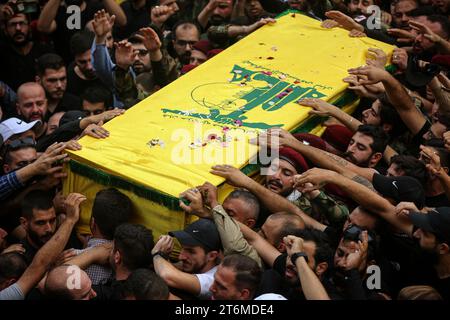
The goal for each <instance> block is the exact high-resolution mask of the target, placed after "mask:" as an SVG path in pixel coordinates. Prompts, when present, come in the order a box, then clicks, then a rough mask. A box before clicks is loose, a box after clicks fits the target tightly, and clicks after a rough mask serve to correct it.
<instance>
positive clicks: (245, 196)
mask: <svg viewBox="0 0 450 320" xmlns="http://www.w3.org/2000/svg"><path fill="white" fill-rule="evenodd" d="M227 199H241V200H242V201H244V202H245V203H246V204H248V205H249V206H250V207H251V208H252V218H254V219H255V220H257V219H258V216H259V210H260V204H259V200H258V198H257V197H256V196H255V195H254V194H253V193H251V192H250V191H247V190H244V189H234V190H233V191H232V192H231V193H230V194H229V195H228V197H227Z"/></svg>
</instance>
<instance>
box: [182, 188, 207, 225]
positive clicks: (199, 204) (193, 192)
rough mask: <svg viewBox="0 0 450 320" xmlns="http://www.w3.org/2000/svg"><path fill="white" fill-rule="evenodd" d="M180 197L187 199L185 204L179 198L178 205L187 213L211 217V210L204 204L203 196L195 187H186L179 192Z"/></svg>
mask: <svg viewBox="0 0 450 320" xmlns="http://www.w3.org/2000/svg"><path fill="white" fill-rule="evenodd" d="M180 198H184V199H186V200H188V201H189V202H190V203H189V204H185V203H184V202H183V201H181V200H180V207H181V209H183V210H184V211H185V212H187V213H189V214H195V215H196V216H198V217H200V218H211V212H210V211H209V210H208V209H207V208H206V207H205V206H204V203H203V197H202V194H201V193H200V191H199V190H198V189H197V188H193V189H188V190H186V191H184V192H183V193H181V194H180Z"/></svg>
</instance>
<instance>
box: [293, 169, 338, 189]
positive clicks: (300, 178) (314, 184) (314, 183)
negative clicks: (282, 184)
mask: <svg viewBox="0 0 450 320" xmlns="http://www.w3.org/2000/svg"><path fill="white" fill-rule="evenodd" d="M336 177H339V174H338V173H336V172H334V171H331V170H325V169H320V168H313V169H309V170H308V171H305V172H304V173H302V174H298V175H295V176H294V188H297V187H298V186H300V187H302V188H303V189H302V190H303V192H311V191H314V190H317V189H320V188H322V187H323V186H324V185H326V184H327V183H330V182H332V181H333V179H334V178H336Z"/></svg>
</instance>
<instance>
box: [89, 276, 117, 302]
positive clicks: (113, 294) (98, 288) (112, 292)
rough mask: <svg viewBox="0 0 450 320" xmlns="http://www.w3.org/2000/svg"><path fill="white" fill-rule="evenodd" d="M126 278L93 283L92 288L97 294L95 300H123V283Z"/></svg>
mask: <svg viewBox="0 0 450 320" xmlns="http://www.w3.org/2000/svg"><path fill="white" fill-rule="evenodd" d="M124 283H125V280H115V279H114V280H112V281H111V282H109V283H107V284H104V285H93V286H92V289H93V290H94V291H95V293H96V294H97V296H96V297H95V298H94V299H93V300H98V301H107V300H121V299H122V298H123V285H124Z"/></svg>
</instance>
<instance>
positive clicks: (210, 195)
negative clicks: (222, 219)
mask: <svg viewBox="0 0 450 320" xmlns="http://www.w3.org/2000/svg"><path fill="white" fill-rule="evenodd" d="M197 189H198V190H199V191H200V193H201V194H202V197H203V202H204V205H205V206H208V207H209V208H211V209H213V208H214V207H215V206H217V205H218V204H219V201H218V200H217V188H216V186H214V185H213V184H212V183H210V182H205V183H204V184H203V185H201V186H198V187H197Z"/></svg>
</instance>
